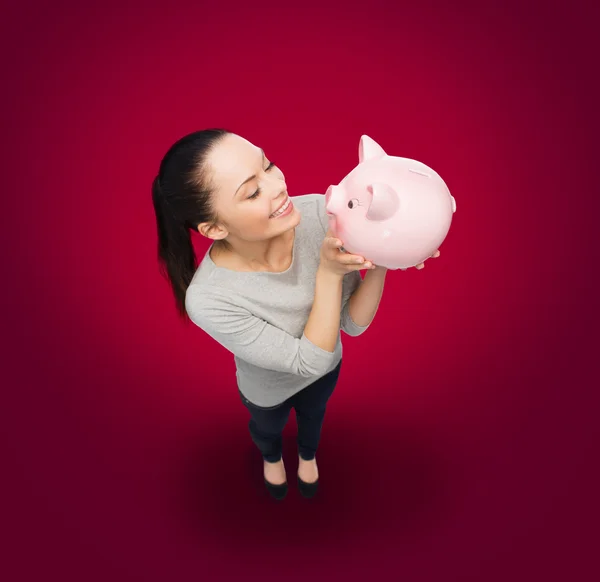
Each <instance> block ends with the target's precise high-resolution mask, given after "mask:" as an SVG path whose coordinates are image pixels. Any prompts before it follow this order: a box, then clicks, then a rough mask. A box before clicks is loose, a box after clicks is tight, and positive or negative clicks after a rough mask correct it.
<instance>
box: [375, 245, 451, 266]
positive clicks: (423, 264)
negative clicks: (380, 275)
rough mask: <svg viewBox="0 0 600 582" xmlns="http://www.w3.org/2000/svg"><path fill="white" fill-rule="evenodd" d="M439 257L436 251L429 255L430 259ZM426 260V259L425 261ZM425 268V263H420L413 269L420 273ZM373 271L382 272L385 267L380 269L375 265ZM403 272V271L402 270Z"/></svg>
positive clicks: (438, 251) (438, 252)
mask: <svg viewBox="0 0 600 582" xmlns="http://www.w3.org/2000/svg"><path fill="white" fill-rule="evenodd" d="M439 256H440V250H439V249H438V250H437V251H435V253H433V255H431V257H430V258H431V259H437V258H438V257H439ZM425 260H427V259H425ZM424 266H425V261H423V262H422V263H419V264H418V265H415V269H417V270H418V271H420V270H421V269H422V268H423V267H424ZM374 267H375V269H374V270H375V271H382V270H384V269H385V267H380V266H379V265H375V264H374ZM403 270H405V269H403Z"/></svg>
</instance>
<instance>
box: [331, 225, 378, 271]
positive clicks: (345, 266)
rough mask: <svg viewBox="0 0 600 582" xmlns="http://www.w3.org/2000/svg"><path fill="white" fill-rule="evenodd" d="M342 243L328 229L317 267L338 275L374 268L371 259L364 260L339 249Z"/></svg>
mask: <svg viewBox="0 0 600 582" xmlns="http://www.w3.org/2000/svg"><path fill="white" fill-rule="evenodd" d="M342 245H343V243H342V241H341V240H340V239H339V238H336V237H335V236H333V233H332V232H331V230H328V231H327V233H326V234H325V239H324V240H323V244H322V245H321V262H320V264H319V269H322V270H324V271H326V272H328V273H331V274H334V275H338V276H340V277H343V276H344V275H346V274H347V273H351V272H352V271H360V270H362V269H375V265H373V263H372V262H371V261H368V260H365V258H364V257H361V256H360V255H352V254H350V253H346V252H343V251H341V250H340V247H341V246H342Z"/></svg>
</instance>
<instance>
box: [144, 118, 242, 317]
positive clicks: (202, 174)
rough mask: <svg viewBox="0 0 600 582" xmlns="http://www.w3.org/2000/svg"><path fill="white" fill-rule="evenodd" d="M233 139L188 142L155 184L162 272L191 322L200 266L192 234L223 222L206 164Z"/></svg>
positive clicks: (208, 132) (167, 159) (173, 151)
mask: <svg viewBox="0 0 600 582" xmlns="http://www.w3.org/2000/svg"><path fill="white" fill-rule="evenodd" d="M230 133H231V132H230V131H228V130H226V129H204V130H201V131H196V132H193V133H190V134H188V135H186V136H184V137H182V138H181V139H179V140H178V141H176V142H175V143H174V144H173V145H172V146H171V147H170V148H169V150H168V151H167V153H166V154H165V156H164V158H163V159H162V161H161V163H160V168H159V171H158V175H157V176H156V178H154V182H153V183H152V202H153V204H154V212H155V214H156V227H157V232H158V262H159V270H160V273H161V275H163V276H164V277H165V278H166V279H167V280H168V281H169V283H170V286H171V289H172V291H173V293H174V295H175V306H176V309H177V312H178V314H179V315H180V316H181V317H182V318H183V319H184V320H186V321H187V317H186V316H187V313H186V309H185V294H186V291H187V288H188V286H189V284H190V282H191V280H192V277H193V275H194V273H195V271H196V269H197V266H198V265H197V260H196V253H195V252H194V246H193V244H192V232H191V230H195V231H197V229H198V225H199V224H201V223H202V222H217V216H216V213H215V212H214V210H213V205H212V185H211V183H210V176H209V173H208V171H207V167H206V159H207V157H208V154H209V153H210V151H211V149H212V148H213V147H214V146H215V145H216V144H217V143H218V142H219V141H220V140H221V139H223V138H224V137H225V136H226V135H228V134H230Z"/></svg>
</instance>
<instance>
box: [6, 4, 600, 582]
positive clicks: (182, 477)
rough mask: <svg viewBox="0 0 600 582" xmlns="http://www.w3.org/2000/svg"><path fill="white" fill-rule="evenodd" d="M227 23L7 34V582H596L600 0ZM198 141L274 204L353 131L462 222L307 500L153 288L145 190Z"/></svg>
mask: <svg viewBox="0 0 600 582" xmlns="http://www.w3.org/2000/svg"><path fill="white" fill-rule="evenodd" d="M217 4H219V3H217V2H214V3H199V2H187V3H181V2H179V3H178V2H172V3H165V4H157V5H151V4H149V3H133V2H124V1H121V2H118V3H117V2H102V3H97V4H93V5H88V3H79V2H72V1H70V2H59V3H56V2H54V3H34V2H24V3H19V4H17V3H16V2H8V3H6V5H5V7H4V9H3V12H4V15H3V21H2V24H1V25H0V26H1V29H2V30H1V31H0V32H1V34H0V43H1V47H0V48H1V49H2V51H1V56H0V58H1V59H2V68H3V70H4V71H5V72H4V75H3V77H4V79H3V84H4V91H3V94H2V97H1V99H2V116H3V118H4V120H3V123H2V126H3V130H2V134H3V135H2V142H3V154H2V166H3V172H2V174H3V193H2V195H3V198H2V200H3V202H2V204H3V212H2V215H3V222H4V226H3V228H2V236H3V239H4V240H3V244H4V256H5V260H6V263H7V267H8V269H7V270H6V271H5V273H7V275H6V278H5V284H4V285H3V288H4V293H3V294H4V317H5V320H6V325H5V326H3V329H4V330H5V341H4V342H3V343H4V350H3V353H4V357H5V361H4V363H3V372H4V382H3V389H2V390H3V393H4V395H3V403H2V406H1V411H2V416H3V418H2V419H1V425H0V426H1V430H2V435H1V436H2V448H3V449H4V451H3V452H2V475H3V476H2V479H1V481H2V489H3V490H4V491H3V494H2V504H3V506H4V508H3V512H2V526H1V527H2V530H4V534H5V535H4V538H5V542H4V543H3V552H4V553H5V554H6V555H5V556H4V557H3V558H2V561H1V562H2V569H3V570H4V571H5V572H6V575H3V579H4V580H7V581H8V580H10V581H11V582H12V581H16V580H61V581H65V582H66V581H67V580H69V581H70V580H86V581H90V582H91V581H92V580H93V581H95V580H102V581H106V580H144V581H151V580H152V581H153V580H177V581H179V580H188V579H189V580H192V579H193V580H199V579H200V580H237V579H244V580H254V579H256V580H259V579H260V580H281V579H284V580H290V581H291V580H294V581H295V580H302V581H304V580H324V579H327V578H328V577H332V578H333V579H337V578H338V577H340V576H341V577H343V578H344V579H345V580H364V579H365V578H367V577H368V578H369V579H373V580H374V579H377V578H382V579H384V580H391V579H400V578H402V579H404V580H410V581H419V582H420V581H434V580H435V581H439V580H445V581H450V580H457V581H458V580H460V581H467V580H486V581H488V582H492V581H496V580H498V581H503V582H505V581H506V580H567V579H570V580H591V579H592V578H594V579H596V577H595V576H596V575H598V574H597V573H596V575H594V572H593V570H594V569H595V570H596V572H597V563H594V561H593V556H592V551H593V550H596V551H597V545H598V529H597V527H598V518H599V512H598V509H599V506H598V501H597V493H598V491H599V490H600V480H599V478H598V444H599V442H598V441H599V439H598V437H599V434H598V420H597V417H598V405H599V404H600V399H599V396H598V386H599V385H600V382H599V374H598V363H597V362H598V360H597V354H598V347H599V342H598V335H597V325H598V309H597V301H598V287H597V286H596V280H597V267H598V251H597V234H598V230H599V229H598V210H599V205H598V181H597V174H596V173H595V172H596V171H597V168H598V151H597V147H596V140H597V136H598V124H597V121H598V116H597V114H596V111H595V108H596V107H597V104H598V102H599V94H598V90H597V87H596V85H595V83H596V82H597V79H596V80H595V78H596V77H597V64H598V60H597V54H598V52H597V51H598V47H597V46H594V44H593V37H594V35H597V30H596V28H595V26H594V18H595V15H594V14H593V11H592V8H591V6H592V4H593V3H592V2H589V3H588V6H587V7H586V6H584V5H583V4H582V3H581V2H576V1H572V2H568V3H567V2H554V3H545V2H517V1H513V0H511V1H509V2H502V3H483V2H474V1H473V2H442V1H429V2H418V3H416V2H397V3H393V2H383V1H380V0H372V1H370V2H365V3H357V4H356V5H354V4H352V3H349V2H339V3H337V4H333V3H331V2H327V1H320V2H315V3H312V2H311V3H307V2H304V3H290V4H288V3H283V2H282V3H280V4H278V3H276V2H270V1H261V2H232V1H228V2H224V3H222V4H220V5H219V7H217ZM488 4H489V5H488ZM596 16H597V15H596ZM596 22H597V20H596ZM213 126H224V127H226V128H229V129H231V130H232V131H234V132H236V133H238V134H240V135H242V136H244V137H246V138H247V139H249V140H250V141H252V142H253V143H255V144H256V145H259V146H261V147H263V148H264V149H265V151H266V153H267V155H268V156H269V157H270V158H271V159H272V160H273V161H276V162H277V163H278V164H279V165H280V166H281V168H282V169H283V171H284V172H285V174H286V178H287V182H288V186H289V191H290V193H291V194H292V195H298V194H303V193H312V192H320V193H323V192H325V190H326V188H327V186H329V185H330V184H332V183H336V182H337V181H339V180H340V179H341V178H342V177H343V176H344V175H345V174H346V173H347V172H348V171H349V170H350V169H351V168H352V167H353V166H354V165H355V163H356V161H357V155H358V141H359V138H360V135H361V134H363V133H365V134H367V135H369V136H371V137H373V138H374V139H375V140H377V141H378V142H379V143H380V144H381V145H382V146H383V147H384V148H385V149H386V150H387V151H388V152H389V153H391V154H393V155H400V156H405V157H412V158H415V159H417V160H420V161H423V162H425V163H426V164H428V165H430V166H431V167H433V168H434V169H435V170H436V171H438V172H439V173H440V174H441V176H442V177H443V178H444V179H445V180H446V182H447V184H448V186H449V188H450V190H451V192H452V193H453V195H454V196H455V198H456V202H457V212H456V214H455V217H454V221H453V224H452V227H451V230H450V233H449V235H448V238H447V239H446V241H445V242H444V244H443V245H442V247H441V257H440V258H439V259H431V260H429V261H428V262H427V263H426V267H425V269H424V270H423V271H416V270H414V269H412V270H409V271H407V272H405V273H403V272H400V271H396V272H390V273H389V274H388V278H387V282H386V287H385V291H384V296H383V300H382V303H381V307H380V310H379V312H378V314H377V317H376V320H375V321H374V323H373V324H372V326H371V328H370V329H369V330H368V332H367V333H365V334H364V335H362V336H360V337H358V338H350V337H348V336H344V337H343V340H344V349H345V359H344V367H343V371H342V374H341V378H340V382H339V385H338V387H337V389H336V392H335V395H334V397H333V399H332V400H331V403H330V407H329V410H328V416H327V418H326V422H325V426H324V429H323V440H322V446H321V449H320V451H319V456H318V457H319V467H320V472H321V479H322V489H321V492H320V494H319V497H318V498H317V499H315V500H314V501H313V502H307V501H306V500H304V499H302V498H300V496H299V494H298V492H297V490H296V488H295V487H292V489H291V491H290V494H289V496H288V498H287V499H286V500H285V501H284V502H283V503H282V504H276V503H275V502H273V501H272V500H271V499H270V498H268V495H267V493H266V491H265V490H264V488H263V486H262V483H261V471H262V465H261V462H260V457H259V455H258V452H257V451H256V450H255V448H254V445H253V444H252V443H251V441H250V437H249V434H248V432H247V414H246V410H245V409H244V408H243V406H242V405H241V403H240V401H239V398H238V396H237V393H236V389H235V375H234V364H233V361H232V357H231V355H230V354H229V353H228V352H226V351H225V350H224V349H223V348H221V347H220V346H219V345H218V344H216V343H214V342H213V341H212V340H210V338H208V336H206V335H205V334H204V333H203V332H202V331H201V330H199V329H198V328H196V327H195V326H193V325H189V326H185V325H184V324H182V323H181V322H180V321H179V320H178V319H177V316H176V313H175V309H174V305H173V299H172V297H171V295H170V290H169V288H168V286H167V283H166V281H165V280H164V279H162V278H161V277H160V275H159V272H158V266H157V262H156V231H155V224H154V215H153V209H152V206H151V198H150V184H151V181H152V179H153V177H154V175H155V173H156V171H157V169H158V163H159V161H160V159H161V157H162V155H163V154H164V153H165V152H166V149H167V148H168V147H169V146H170V145H171V143H172V142H173V141H175V140H176V139H178V138H179V137H180V136H182V135H183V134H185V133H188V132H190V131H194V130H196V129H201V128H204V127H213ZM197 242H198V252H199V253H202V252H204V251H205V249H206V245H205V244H204V242H203V241H201V240H198V241H197ZM294 438H295V421H294V419H293V415H292V417H291V422H290V425H289V427H288V429H287V430H286V442H285V451H284V455H285V458H286V459H287V463H286V466H287V469H288V476H290V478H291V479H290V480H291V482H292V483H294V479H295V470H296V463H297V461H296V457H295V443H294Z"/></svg>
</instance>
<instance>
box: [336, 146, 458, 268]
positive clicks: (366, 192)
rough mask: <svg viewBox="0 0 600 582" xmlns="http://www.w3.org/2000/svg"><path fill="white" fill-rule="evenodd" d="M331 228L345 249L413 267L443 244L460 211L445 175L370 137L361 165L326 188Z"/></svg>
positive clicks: (393, 265)
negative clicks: (389, 152) (390, 151)
mask: <svg viewBox="0 0 600 582" xmlns="http://www.w3.org/2000/svg"><path fill="white" fill-rule="evenodd" d="M325 209H326V212H327V217H328V220H329V227H330V230H331V231H332V232H333V233H334V236H336V237H337V238H339V239H341V240H342V242H343V250H345V251H347V252H349V253H352V254H356V255H361V256H363V257H365V258H366V259H368V260H370V261H372V262H373V263H374V264H375V265H379V266H382V267H386V268H388V269H402V270H404V269H407V268H409V267H414V266H415V265H418V264H419V263H422V262H423V261H424V260H425V259H427V258H429V257H431V256H432V255H433V254H434V253H435V251H436V250H437V249H438V248H439V246H440V245H441V244H442V242H443V241H444V239H445V238H446V235H447V234H448V230H449V229H450V223H451V222H452V215H453V213H454V212H455V211H456V202H455V200H454V197H453V196H452V195H451V194H450V191H449V190H448V187H447V186H446V184H445V182H444V180H442V178H441V177H440V176H439V175H438V174H437V173H436V172H435V171H434V170H432V169H431V168H430V167H428V166H426V165H425V164H423V163H421V162H417V161H416V160H411V159H409V158H400V157H396V156H389V155H387V154H386V153H385V151H384V150H383V148H382V147H381V146H380V145H379V144H377V142H375V141H374V140H372V139H371V138H370V137H368V136H366V135H363V136H362V137H361V138H360V143H359V146H358V165H357V166H356V167H355V168H354V169H353V170H352V171H351V172H350V173H349V174H348V175H347V176H345V177H344V179H343V180H342V181H341V182H340V183H339V184H338V185H332V186H330V187H329V188H328V189H327V192H326V194H325Z"/></svg>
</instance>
